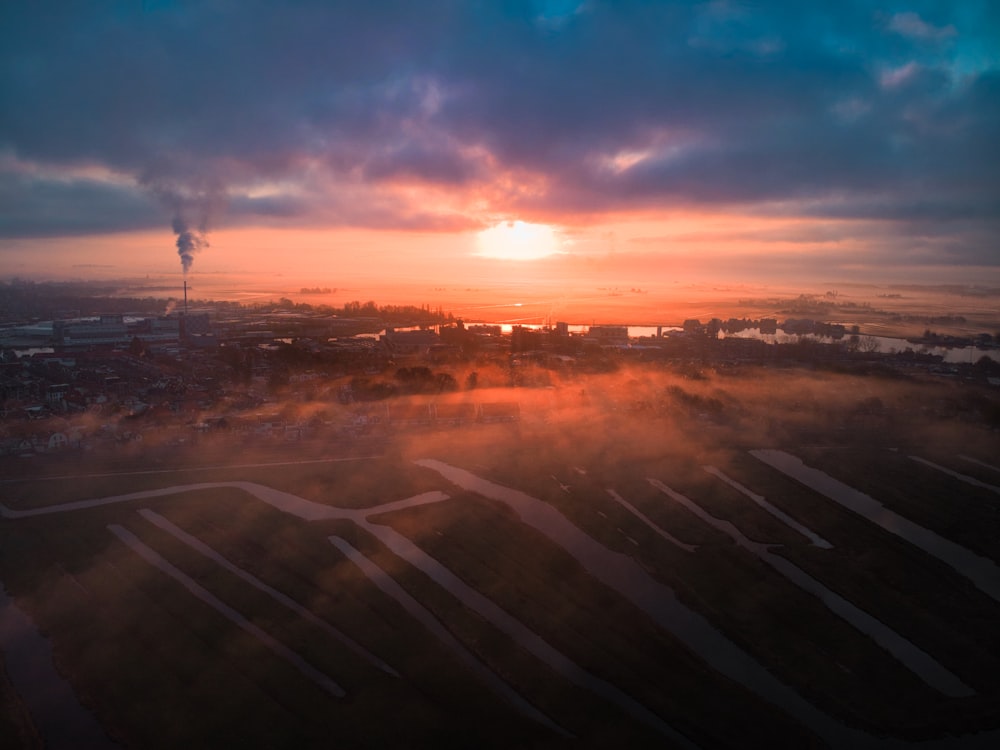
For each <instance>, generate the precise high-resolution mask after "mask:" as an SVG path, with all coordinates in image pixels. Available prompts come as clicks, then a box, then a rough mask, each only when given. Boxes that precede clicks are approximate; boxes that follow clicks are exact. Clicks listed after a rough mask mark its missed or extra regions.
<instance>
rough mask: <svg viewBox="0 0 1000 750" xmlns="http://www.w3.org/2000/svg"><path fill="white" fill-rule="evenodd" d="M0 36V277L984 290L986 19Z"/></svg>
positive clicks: (697, 20) (991, 259)
mask: <svg viewBox="0 0 1000 750" xmlns="http://www.w3.org/2000/svg"><path fill="white" fill-rule="evenodd" d="M3 15H4V17H5V20H6V23H4V24H3V31H0V34H2V35H3V37H4V38H3V44H2V45H0V49H2V52H0V60H2V62H0V101H2V102H3V105H4V106H3V108H2V110H3V114H2V115H0V196H2V201H0V204H2V205H3V206H4V208H3V209H0V258H3V262H4V267H5V269H6V270H7V272H8V273H9V274H21V275H29V276H30V275H32V274H41V273H45V272H47V273H49V275H51V274H52V273H56V272H62V273H66V274H68V275H94V274H100V273H105V275H119V274H138V273H156V274H166V273H173V272H176V273H178V274H180V273H181V271H182V262H181V259H183V260H184V263H183V267H184V268H185V269H186V268H187V267H190V271H191V273H194V274H197V273H199V272H202V273H207V274H215V275H224V274H236V273H241V274H246V273H251V272H252V273H258V274H262V275H271V276H274V275H275V274H278V273H282V274H286V275H288V276H289V277H290V278H296V279H299V278H301V279H307V278H312V279H316V280H318V281H324V282H325V283H326V282H329V281H333V282H336V280H337V279H350V278H352V277H362V276H364V277H377V276H383V277H389V278H393V279H394V280H396V281H400V280H413V281H424V280H428V281H429V280H435V281H438V282H440V283H444V284H463V283H475V282H477V281H482V280H489V281H494V282H509V283H528V282H529V281H532V280H535V279H543V280H547V281H549V282H551V281H553V280H560V279H566V278H572V279H573V280H574V282H576V283H580V284H586V283H592V284H596V283H599V282H606V281H613V282H618V283H628V281H629V280H632V279H634V280H635V281H636V282H637V283H643V282H649V283H652V284H657V283H660V284H663V283H666V282H668V281H671V280H676V279H682V280H699V281H705V280H712V279H720V280H721V279H725V278H732V277H752V278H754V279H757V280H762V279H764V280H791V279H812V280H818V279H822V280H827V279H830V280H838V279H842V280H850V281H860V280H872V281H879V282H910V281H922V282H931V281H933V282H939V281H947V282H977V283H995V282H996V280H997V279H998V278H1000V258H998V254H997V252H996V237H997V236H998V232H997V229H998V222H1000V210H998V209H1000V197H998V196H1000V189H998V188H1000V185H998V182H997V179H998V178H997V176H996V175H997V174H1000V163H998V162H1000V154H998V151H997V146H996V138H995V133H996V132H997V130H998V128H1000V48H998V45H997V43H996V41H995V40H996V39H997V38H998V37H1000V11H998V10H997V9H996V8H995V7H994V6H993V5H992V4H990V3H986V2H978V3H973V2H968V3H962V4H960V5H955V4H949V3H934V2H903V3H899V2H890V3H885V4H878V5H876V4H871V3H850V4H837V5H836V6H834V7H828V8H823V9H821V10H817V9H814V8H811V7H810V8H802V7H800V6H799V5H798V4H792V3H781V2H773V3H764V4H755V5H754V6H753V7H752V8H750V7H749V6H746V5H744V4H740V3H735V2H710V3H700V4H690V3H659V4H653V5H650V4H640V3H636V4H633V3H614V4H611V3H599V2H573V1H571V0H548V1H539V2H523V3H505V4H492V3H484V4H475V3H449V2H440V3H435V4H434V5H433V6H432V5H428V4H420V5H419V6H417V5H414V4H407V3H400V4H379V6H378V7H377V8H364V9H361V8H358V7H356V6H355V5H353V4H344V5H343V6H339V5H336V4H327V3H324V4H316V5H312V4H296V5H294V6H293V7H290V8H289V7H279V6H276V5H271V4H266V3H259V4H258V3H240V4H238V5H233V6H229V5H225V4H209V5H205V4H187V3H168V2H146V3H142V4H114V3H111V4H109V5H107V6H105V7H102V8H101V9H99V10H94V9H93V8H89V7H88V8H86V9H84V8H74V7H70V6H64V7H60V8H56V9H52V8H39V7H34V6H24V7H18V8H7V9H5V10H4V11H3ZM179 255H180V257H178V256H179ZM85 269H86V270H85Z"/></svg>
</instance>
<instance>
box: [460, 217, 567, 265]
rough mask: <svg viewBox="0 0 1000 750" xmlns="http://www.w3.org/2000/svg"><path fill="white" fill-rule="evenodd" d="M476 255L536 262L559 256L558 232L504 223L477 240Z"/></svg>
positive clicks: (521, 222) (478, 236)
mask: <svg viewBox="0 0 1000 750" xmlns="http://www.w3.org/2000/svg"><path fill="white" fill-rule="evenodd" d="M476 247H477V251H476V254H477V255H480V256H482V257H485V258H500V259H502V260H537V259H538V258H544V257H546V256H549V255H554V254H556V253H558V252H560V242H559V238H558V237H557V236H556V233H555V230H554V229H552V227H550V226H548V225H546V224H528V223H525V222H523V221H505V222H502V223H500V224H497V225H496V226H492V227H490V228H489V229H484V230H483V231H481V232H480V233H479V234H478V235H477V236H476Z"/></svg>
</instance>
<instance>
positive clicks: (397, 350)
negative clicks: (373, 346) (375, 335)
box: [381, 328, 441, 356]
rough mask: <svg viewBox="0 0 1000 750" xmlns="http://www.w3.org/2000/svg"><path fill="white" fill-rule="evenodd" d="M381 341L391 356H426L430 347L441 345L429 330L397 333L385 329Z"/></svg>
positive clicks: (434, 334)
mask: <svg viewBox="0 0 1000 750" xmlns="http://www.w3.org/2000/svg"><path fill="white" fill-rule="evenodd" d="M381 341H382V344H383V346H385V348H386V350H387V351H388V352H389V354H390V355H391V356H401V355H424V356H426V355H429V354H430V351H431V348H432V347H434V346H437V345H438V344H440V343H441V338H440V336H438V335H437V334H436V333H435V332H434V331H431V330H424V329H421V330H417V331H397V330H395V329H392V328H387V329H386V332H385V334H383V336H382V339H381Z"/></svg>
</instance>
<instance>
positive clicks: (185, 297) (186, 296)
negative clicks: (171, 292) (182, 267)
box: [184, 279, 188, 315]
mask: <svg viewBox="0 0 1000 750" xmlns="http://www.w3.org/2000/svg"><path fill="white" fill-rule="evenodd" d="M184 314H185V315H187V314H188V282H187V279H184Z"/></svg>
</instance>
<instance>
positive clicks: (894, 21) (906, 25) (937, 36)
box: [889, 11, 958, 41]
mask: <svg viewBox="0 0 1000 750" xmlns="http://www.w3.org/2000/svg"><path fill="white" fill-rule="evenodd" d="M889 29H890V30H891V31H894V32H896V33H897V34H902V35H903V36H907V37H912V38H915V39H930V40H933V41H940V40H943V39H951V38H952V37H955V36H958V31H956V30H955V27H954V26H953V25H952V24H948V25H947V26H942V27H937V26H933V25H932V24H929V23H927V22H926V21H924V20H923V19H922V18H921V17H920V16H919V15H918V14H917V13H914V12H913V11H906V12H904V13H895V14H894V15H893V16H892V17H891V18H890V19H889Z"/></svg>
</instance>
